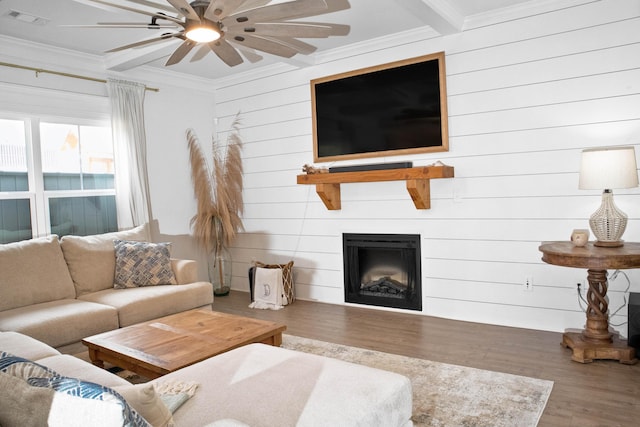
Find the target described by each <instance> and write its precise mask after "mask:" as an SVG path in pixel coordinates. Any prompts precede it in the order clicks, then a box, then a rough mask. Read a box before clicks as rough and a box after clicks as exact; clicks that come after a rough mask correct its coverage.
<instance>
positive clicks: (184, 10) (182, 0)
mask: <svg viewBox="0 0 640 427" xmlns="http://www.w3.org/2000/svg"><path fill="white" fill-rule="evenodd" d="M167 1H168V2H169V4H171V6H173V7H174V8H175V9H176V10H177V11H178V12H180V15H182V16H184V17H186V18H188V19H193V20H194V21H198V22H200V17H199V16H198V13H197V12H196V11H195V10H194V9H193V7H191V5H190V4H189V3H188V2H187V0H167Z"/></svg>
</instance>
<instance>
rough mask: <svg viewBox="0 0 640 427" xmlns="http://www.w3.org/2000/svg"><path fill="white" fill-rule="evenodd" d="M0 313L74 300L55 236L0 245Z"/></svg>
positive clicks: (74, 293)
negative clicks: (51, 302)
mask: <svg viewBox="0 0 640 427" xmlns="http://www.w3.org/2000/svg"><path fill="white" fill-rule="evenodd" d="M0 271H1V272H2V274H0V311H4V310H9V309H12V308H17V307H25V306H28V305H32V304H38V303H42V302H47V301H55V300H61V299H65V298H75V296H76V292H75V288H74V287H73V282H72V280H71V276H70V275H69V270H68V269H67V265H66V263H65V261H64V257H63V255H62V251H61V250H60V244H59V243H58V236H55V235H54V236H49V237H42V238H38V239H32V240H25V241H22V242H16V243H8V244H5V245H0Z"/></svg>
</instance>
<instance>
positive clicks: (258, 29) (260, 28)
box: [227, 22, 333, 38]
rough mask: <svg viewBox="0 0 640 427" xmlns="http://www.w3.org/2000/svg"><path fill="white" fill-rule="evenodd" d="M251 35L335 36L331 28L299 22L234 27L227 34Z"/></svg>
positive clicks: (229, 28)
mask: <svg viewBox="0 0 640 427" xmlns="http://www.w3.org/2000/svg"><path fill="white" fill-rule="evenodd" d="M244 33H250V34H255V35H257V36H271V37H300V38H326V37H329V36H330V35H332V34H333V29H332V28H331V27H329V26H322V25H319V24H311V25H310V24H307V23H306V22H305V23H298V22H291V23H289V22H272V23H268V24H260V23H256V24H250V25H234V26H230V27H228V28H227V34H244Z"/></svg>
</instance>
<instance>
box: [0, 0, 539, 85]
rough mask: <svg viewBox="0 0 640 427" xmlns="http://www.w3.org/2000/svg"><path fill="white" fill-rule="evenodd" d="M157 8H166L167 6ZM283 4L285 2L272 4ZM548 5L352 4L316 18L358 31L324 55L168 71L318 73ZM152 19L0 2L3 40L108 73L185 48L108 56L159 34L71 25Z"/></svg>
mask: <svg viewBox="0 0 640 427" xmlns="http://www.w3.org/2000/svg"><path fill="white" fill-rule="evenodd" d="M110 1H111V2H112V3H119V4H123V5H127V6H130V7H134V8H137V9H146V10H148V11H154V12H155V11H158V10H153V8H146V7H145V6H141V5H139V4H136V3H133V2H130V1H128V0H110ZM153 1H154V2H157V3H164V4H167V3H166V2H162V1H161V0H153ZM281 2H282V0H275V1H273V3H281ZM548 2H549V0H482V1H469V0H395V1H390V0H350V4H351V8H350V9H348V10H343V11H340V12H335V13H331V14H327V15H321V16H317V17H313V18H309V19H310V20H313V21H316V22H332V23H340V24H348V25H350V26H351V32H350V34H349V35H348V36H338V37H330V38H328V39H310V40H309V39H308V40H305V41H307V42H310V43H311V44H313V45H315V46H317V47H318V50H317V51H316V52H315V53H313V54H311V55H309V56H304V55H296V56H295V57H293V58H291V59H283V58H279V57H275V56H272V55H269V54H263V55H262V56H263V58H264V59H263V60H261V61H259V62H256V63H253V64H252V63H249V62H248V61H245V62H244V63H243V64H241V65H239V66H236V67H228V66H227V65H225V64H224V63H223V62H221V61H220V60H219V59H218V58H217V57H216V56H215V55H213V54H209V55H207V56H206V57H205V58H204V59H202V60H200V61H198V62H190V59H191V55H192V54H190V56H187V58H185V59H184V60H183V61H182V62H181V63H179V64H176V65H174V66H171V67H167V68H168V70H170V71H171V72H172V73H173V72H177V73H184V74H187V75H190V76H192V77H194V76H195V77H199V78H207V79H219V78H222V77H229V76H232V75H236V74H238V73H243V72H247V71H254V70H258V69H260V68H261V67H266V66H269V65H274V64H278V63H286V64H290V65H293V66H295V67H305V66H307V65H313V64H314V63H315V58H316V57H317V56H318V55H322V54H326V53H327V52H329V51H331V50H334V49H338V48H344V47H347V46H349V45H357V44H358V43H363V42H366V41H368V40H375V39H381V38H384V37H388V36H389V37H390V36H393V35H394V34H398V33H403V32H406V31H410V30H418V29H421V28H429V29H431V30H432V31H434V33H436V34H439V35H446V34H453V33H456V32H460V31H462V30H463V29H464V28H465V26H466V25H469V23H470V22H477V21H479V20H480V21H482V20H487V21H488V22H490V20H491V17H492V16H497V15H503V14H505V13H509V12H510V11H513V10H514V9H518V8H522V7H536V8H538V7H540V6H541V5H544V4H546V3H548ZM12 11H17V12H20V13H25V14H27V15H32V16H35V17H38V18H43V21H45V23H44V24H39V23H34V24H32V23H28V22H25V21H23V20H19V19H15V18H12V17H11V16H10V14H11V12H12ZM147 18H148V17H147V16H145V15H141V14H137V13H133V12H128V11H125V10H122V9H116V8H111V7H107V6H102V5H99V4H97V3H93V2H91V1H88V0H47V1H42V0H0V36H8V37H12V38H17V39H21V40H24V41H28V42H35V43H40V44H43V45H46V46H52V47H57V48H64V49H69V50H73V51H77V52H80V53H86V54H91V55H97V56H98V57H102V58H103V61H104V64H105V68H106V70H111V71H114V72H125V71H127V70H131V69H135V68H137V67H141V66H150V67H153V68H157V69H159V70H162V69H164V68H165V66H164V63H165V61H166V59H167V57H168V56H169V55H170V54H171V53H172V51H173V50H174V49H175V48H176V47H177V46H178V45H179V41H178V40H174V41H168V42H162V43H158V44H153V45H150V46H147V47H144V48H138V49H129V50H126V51H121V52H116V53H109V54H106V53H104V52H105V51H107V50H109V49H112V48H114V47H118V46H121V45H126V44H129V43H133V42H136V41H139V40H144V39H148V38H153V37H156V36H157V35H159V34H160V33H159V32H158V30H146V29H145V30H139V29H100V28H98V29H91V28H70V27H64V25H75V24H95V23H97V22H114V21H117V22H147V21H148V19H147ZM160 31H162V30H160ZM194 51H195V49H194ZM27 65H28V64H27Z"/></svg>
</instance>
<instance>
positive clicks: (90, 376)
mask: <svg viewBox="0 0 640 427" xmlns="http://www.w3.org/2000/svg"><path fill="white" fill-rule="evenodd" d="M85 348H86V347H85ZM83 355H86V357H85V359H87V360H83V359H81V358H80V357H78V356H71V355H70V354H59V355H57V356H50V357H45V358H43V359H39V360H37V362H38V363H39V364H41V365H44V366H46V367H48V368H51V369H52V370H54V371H56V372H57V373H59V374H60V375H64V376H66V377H73V378H78V379H81V380H84V381H91V382H94V383H98V384H102V385H104V386H107V387H121V386H126V385H129V384H130V383H129V382H128V381H127V380H125V379H124V378H121V377H119V376H118V375H116V374H113V373H111V372H109V371H108V370H107V369H102V368H98V367H97V366H95V365H93V364H91V363H90V362H88V355H87V353H86V350H85V352H84V353H83Z"/></svg>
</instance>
